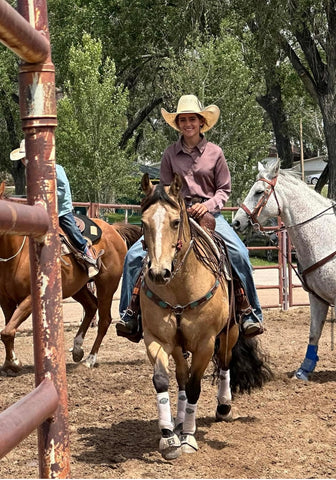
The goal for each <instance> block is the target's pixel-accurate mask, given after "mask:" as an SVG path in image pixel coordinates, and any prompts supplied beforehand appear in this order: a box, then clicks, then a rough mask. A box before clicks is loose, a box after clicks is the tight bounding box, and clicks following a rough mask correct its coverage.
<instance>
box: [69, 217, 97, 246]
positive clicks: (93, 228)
mask: <svg viewBox="0 0 336 480" xmlns="http://www.w3.org/2000/svg"><path fill="white" fill-rule="evenodd" d="M74 217H75V220H76V224H77V227H78V228H79V230H80V231H81V233H82V235H83V237H85V238H87V239H88V240H90V242H91V243H92V244H93V245H94V244H95V243H97V242H98V240H100V238H101V236H102V230H101V228H100V227H99V225H97V224H96V223H95V222H94V221H93V220H92V219H91V218H89V217H87V216H86V215H82V214H81V213H74Z"/></svg>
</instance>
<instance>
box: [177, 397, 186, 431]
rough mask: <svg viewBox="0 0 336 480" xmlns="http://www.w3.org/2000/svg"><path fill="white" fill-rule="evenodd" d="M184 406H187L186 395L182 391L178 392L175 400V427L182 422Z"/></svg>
mask: <svg viewBox="0 0 336 480" xmlns="http://www.w3.org/2000/svg"><path fill="white" fill-rule="evenodd" d="M186 405H187V396H186V393H185V391H184V390H180V391H179V392H178V399H177V416H176V419H175V426H177V425H180V423H183V422H184V418H185V409H186Z"/></svg>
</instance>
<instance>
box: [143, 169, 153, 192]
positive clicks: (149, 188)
mask: <svg viewBox="0 0 336 480" xmlns="http://www.w3.org/2000/svg"><path fill="white" fill-rule="evenodd" d="M141 188H142V191H143V192H144V194H145V195H150V194H151V193H152V192H153V190H154V185H153V184H152V182H151V180H150V178H149V175H148V173H144V174H143V177H142V179H141Z"/></svg>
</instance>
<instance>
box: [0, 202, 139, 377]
mask: <svg viewBox="0 0 336 480" xmlns="http://www.w3.org/2000/svg"><path fill="white" fill-rule="evenodd" d="M0 198H1V195H0ZM94 221H95V222H96V224H97V225H98V226H99V227H100V228H101V230H102V235H101V238H100V240H99V241H98V242H97V243H96V244H95V245H94V248H95V249H96V251H97V252H99V251H100V250H103V251H104V253H103V255H102V256H101V257H100V259H101V268H100V271H99V273H98V274H97V275H96V276H95V277H94V282H95V284H96V290H97V297H95V296H94V295H93V294H92V292H91V291H90V290H89V289H88V288H87V282H88V276H87V273H86V271H85V270H84V269H83V267H82V266H81V265H79V263H78V262H77V261H76V260H75V258H74V256H73V254H69V255H66V256H64V257H63V256H62V261H61V272H62V296H63V298H67V297H73V298H74V299H75V300H76V301H77V302H79V303H80V304H81V305H82V306H83V308H84V311H85V316H84V318H83V321H82V323H81V325H80V327H79V330H78V332H77V334H76V336H75V339H74V345H73V351H72V356H73V360H74V361H75V362H79V361H80V360H81V359H82V358H83V356H84V351H83V348H82V344H83V341H84V337H85V334H86V332H87V330H88V327H89V325H90V323H91V320H92V319H93V317H94V316H95V314H96V312H97V309H98V314H99V322H98V329H97V336H96V339H95V341H94V344H93V347H92V349H91V352H90V354H89V356H88V357H87V359H86V360H85V362H84V363H85V365H86V366H88V367H93V366H94V365H95V363H96V358H97V353H98V350H99V347H100V345H101V342H102V340H103V338H104V336H105V335H106V332H107V330H108V328H109V326H110V324H111V320H112V318H111V305H112V300H113V295H114V293H115V291H116V290H117V288H118V284H119V281H120V278H121V275H122V269H123V263H124V257H125V255H126V252H127V248H128V247H129V246H131V245H132V244H133V243H134V242H135V241H136V240H137V239H138V238H139V237H140V234H141V229H140V227H138V226H135V225H130V224H124V223H118V224H113V225H109V224H108V223H106V222H104V221H103V220H99V219H94ZM28 244H29V242H28V238H27V237H25V236H20V235H10V234H2V233H0V257H1V258H0V262H1V268H0V306H1V308H2V310H3V313H4V316H5V323H6V325H5V328H4V329H3V330H2V331H1V340H2V341H3V343H4V345H5V349H6V358H5V362H4V364H3V367H2V370H3V371H5V372H6V371H7V372H8V373H9V372H18V371H19V370H20V368H21V362H20V360H19V359H18V358H17V356H16V354H15V351H14V338H15V333H16V330H17V328H18V327H19V326H20V325H21V324H22V322H24V320H26V319H27V318H28V317H29V315H30V314H31V311H32V305H31V292H30V263H29V248H28Z"/></svg>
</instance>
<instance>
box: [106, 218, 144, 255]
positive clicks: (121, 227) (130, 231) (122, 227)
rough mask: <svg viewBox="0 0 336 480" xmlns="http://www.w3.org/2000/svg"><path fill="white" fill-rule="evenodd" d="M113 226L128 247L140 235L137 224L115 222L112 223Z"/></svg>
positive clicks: (139, 228) (140, 231) (140, 230)
mask: <svg viewBox="0 0 336 480" xmlns="http://www.w3.org/2000/svg"><path fill="white" fill-rule="evenodd" d="M113 227H114V228H115V229H116V230H117V232H118V233H119V234H120V235H121V236H122V238H123V239H124V240H125V242H126V244H127V248H128V249H129V248H130V247H131V246H132V245H133V244H134V243H135V242H136V241H137V240H139V238H140V237H141V235H142V229H141V227H139V226H138V225H132V224H131V223H122V222H117V223H114V224H113Z"/></svg>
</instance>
